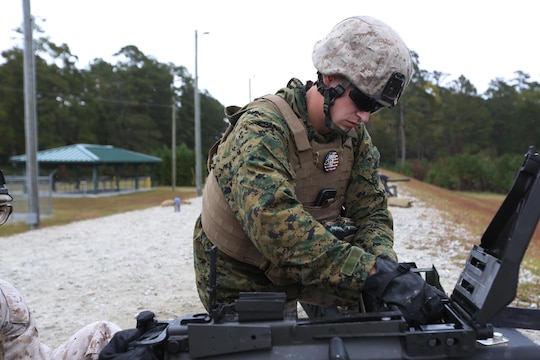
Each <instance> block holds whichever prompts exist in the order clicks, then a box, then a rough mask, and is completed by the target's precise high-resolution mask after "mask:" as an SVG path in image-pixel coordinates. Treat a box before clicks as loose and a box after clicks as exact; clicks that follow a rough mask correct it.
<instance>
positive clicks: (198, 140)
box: [193, 30, 202, 196]
mask: <svg viewBox="0 0 540 360" xmlns="http://www.w3.org/2000/svg"><path fill="white" fill-rule="evenodd" d="M197 42H198V40H197V30H195V90H194V94H193V95H194V101H195V182H196V186H197V196H201V195H202V168H201V166H202V164H201V162H202V161H201V104H200V100H199V75H198V72H197V71H198V69H197V67H198V59H197V55H198V54H197V53H198V49H197V45H198V44H197Z"/></svg>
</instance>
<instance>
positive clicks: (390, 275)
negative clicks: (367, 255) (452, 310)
mask: <svg viewBox="0 0 540 360" xmlns="http://www.w3.org/2000/svg"><path fill="white" fill-rule="evenodd" d="M375 268H376V271H377V272H376V273H375V274H372V275H370V276H368V278H367V279H366V282H365V284H364V291H365V292H366V293H367V294H369V295H371V296H373V297H374V300H375V303H376V304H379V305H382V304H388V305H395V306H397V307H398V308H399V309H400V310H401V312H402V313H403V316H404V317H405V319H406V320H407V322H408V323H409V324H410V325H418V324H427V323H430V322H434V321H437V320H440V319H441V318H442V315H443V310H444V307H443V300H444V299H447V298H448V297H447V296H446V294H444V293H443V292H442V291H440V290H439V289H437V288H435V287H433V286H431V285H429V284H428V283H427V282H426V281H425V280H424V279H423V278H422V277H421V276H420V274H417V273H413V272H411V271H410V267H409V266H408V265H404V264H398V263H397V262H395V261H394V260H392V259H391V258H390V257H389V256H388V255H386V254H383V255H380V256H379V257H377V261H376V263H375Z"/></svg>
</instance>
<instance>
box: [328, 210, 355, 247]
mask: <svg viewBox="0 0 540 360" xmlns="http://www.w3.org/2000/svg"><path fill="white" fill-rule="evenodd" d="M323 225H324V227H325V228H326V230H328V231H329V232H331V233H332V234H334V236H335V237H337V238H338V239H339V240H345V241H349V242H350V240H352V239H351V238H352V237H354V235H355V234H356V231H357V230H358V228H357V227H356V226H355V225H354V222H353V221H352V219H350V218H347V217H342V216H340V217H338V218H337V219H335V220H328V221H325V222H324V223H323Z"/></svg>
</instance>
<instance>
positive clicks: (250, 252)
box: [201, 170, 269, 270]
mask: <svg viewBox="0 0 540 360" xmlns="http://www.w3.org/2000/svg"><path fill="white" fill-rule="evenodd" d="M202 208H203V211H202V212H201V223H202V227H203V230H204V233H205V234H206V236H207V237H208V239H210V241H211V242H212V243H213V244H214V245H216V246H217V247H218V249H219V250H221V251H223V252H224V253H225V254H227V255H229V256H230V257H232V258H234V259H236V260H239V261H242V262H245V263H248V264H250V265H253V266H256V267H258V268H260V269H262V270H266V269H267V268H268V265H269V261H268V260H267V259H266V258H265V257H264V256H263V254H262V253H260V252H259V250H257V248H256V247H255V246H254V245H253V243H252V242H251V240H249V238H248V237H247V235H246V234H245V233H244V231H243V229H242V226H241V225H240V223H239V222H238V220H237V219H236V217H235V216H234V212H233V211H232V209H231V207H230V206H229V203H228V202H227V199H225V195H223V191H221V188H220V187H219V183H218V181H217V179H216V177H215V176H214V170H211V171H210V173H209V174H208V178H207V180H206V185H205V187H204V191H203V196H202Z"/></svg>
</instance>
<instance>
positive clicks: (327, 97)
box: [317, 73, 351, 136]
mask: <svg viewBox="0 0 540 360" xmlns="http://www.w3.org/2000/svg"><path fill="white" fill-rule="evenodd" d="M317 75H318V79H317V90H318V91H319V93H321V95H322V96H323V97H324V105H323V106H324V124H325V125H326V127H327V128H328V129H329V130H330V132H333V133H335V134H338V135H342V136H343V135H347V132H346V131H344V130H342V129H340V128H339V127H338V126H337V125H336V124H335V123H334V122H333V121H332V117H331V116H330V107H331V106H332V105H334V102H335V101H336V99H337V98H338V97H340V96H341V95H343V94H344V93H345V90H346V89H347V88H348V87H349V86H350V85H351V82H350V81H349V80H344V81H342V82H341V84H339V85H338V86H336V87H328V86H326V85H324V81H323V76H322V74H321V73H318V74H317Z"/></svg>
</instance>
